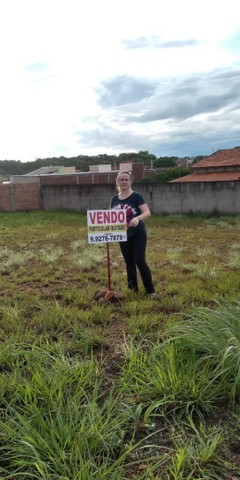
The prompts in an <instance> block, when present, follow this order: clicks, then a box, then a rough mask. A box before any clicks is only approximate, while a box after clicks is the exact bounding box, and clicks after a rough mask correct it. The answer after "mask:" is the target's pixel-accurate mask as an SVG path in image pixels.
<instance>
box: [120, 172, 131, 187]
mask: <svg viewBox="0 0 240 480" xmlns="http://www.w3.org/2000/svg"><path fill="white" fill-rule="evenodd" d="M117 185H118V186H119V188H120V189H121V190H127V189H128V188H129V187H130V186H131V178H130V175H128V174H127V173H120V175H119V176H118V179H117Z"/></svg>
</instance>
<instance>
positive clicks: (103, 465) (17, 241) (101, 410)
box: [0, 212, 240, 480]
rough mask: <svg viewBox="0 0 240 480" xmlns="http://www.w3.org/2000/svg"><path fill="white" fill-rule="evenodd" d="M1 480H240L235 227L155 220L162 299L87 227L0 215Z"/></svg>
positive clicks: (76, 218)
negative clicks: (138, 285)
mask: <svg viewBox="0 0 240 480" xmlns="http://www.w3.org/2000/svg"><path fill="white" fill-rule="evenodd" d="M0 225H1V227H0V271H1V277H0V284H1V301H0V341H1V350H0V356H1V361H0V406H1V416H0V434H1V439H0V475H1V476H0V478H1V479H11V480H15V479H17V478H19V479H20V480H24V479H31V478H34V479H46V480H61V479H62V480H93V479H96V480H124V479H134V480H160V479H161V480H164V479H167V480H170V479H173V480H179V479H182V480H187V479H189V480H190V479H232V480H236V479H238V478H240V408H239V399H240V328H239V327H240V242H239V236H240V217H239V216H236V217H230V216H228V217H211V218H210V217H197V216H166V217H165V216H164V217H160V216H153V217H151V218H150V219H149V220H148V221H147V230H148V262H149V264H150V266H151V270H152V273H153V277H154V282H155V284H156V287H157V291H158V297H157V298H156V299H151V300H150V299H148V298H146V296H145V293H144V291H143V290H142V291H140V293H139V294H138V295H135V294H133V293H130V292H128V291H127V290H126V275H125V268H124V264H123V260H122V257H121V255H120V252H119V247H118V245H117V244H110V260H111V283H112V288H113V289H118V290H120V291H121V292H122V293H123V294H124V296H125V298H124V300H122V301H120V302H108V303H98V302H96V301H94V295H95V293H96V292H97V291H98V290H99V289H101V288H102V287H107V286H108V272H107V253H106V245H104V244H102V245H98V246H93V245H89V244H88V243H87V225H86V216H85V215H80V214H78V213H73V212H55V213H51V212H34V213H33V212H31V213H19V214H3V213H1V214H0Z"/></svg>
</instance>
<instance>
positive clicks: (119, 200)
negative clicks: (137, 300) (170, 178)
mask: <svg viewBox="0 0 240 480" xmlns="http://www.w3.org/2000/svg"><path fill="white" fill-rule="evenodd" d="M116 186H117V190H118V194H117V195H114V196H113V197H112V199H111V203H110V207H111V208H114V209H125V210H126V217H127V241H126V242H120V243H119V245H120V249H121V252H122V255H123V258H124V260H125V263H126V270H127V281H128V288H129V289H131V290H134V291H135V292H137V291H138V281H137V268H138V270H139V272H140V275H141V278H142V282H143V285H144V287H145V290H146V292H147V294H148V296H151V297H153V296H154V295H155V289H154V286H153V282H152V274H151V271H150V268H149V266H148V264H147V262H146V246H147V233H146V229H145V225H144V222H143V220H146V218H148V217H149V216H150V215H151V213H150V210H149V208H148V206H147V204H146V202H145V200H144V198H143V196H142V195H141V194H140V193H138V192H134V191H133V190H132V180H131V172H127V171H125V170H120V172H119V173H118V175H117V179H116Z"/></svg>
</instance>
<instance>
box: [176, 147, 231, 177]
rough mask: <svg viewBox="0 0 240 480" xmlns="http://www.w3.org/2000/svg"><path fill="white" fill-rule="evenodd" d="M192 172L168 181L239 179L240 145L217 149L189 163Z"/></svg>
mask: <svg viewBox="0 0 240 480" xmlns="http://www.w3.org/2000/svg"><path fill="white" fill-rule="evenodd" d="M190 169H191V170H192V172H193V173H190V174H189V175H185V176H184V177H180V178H175V180H171V181H170V182H169V183H183V182H227V181H230V182H234V181H240V147H235V148H229V149H225V150H218V151H217V152H215V153H212V154H211V155H209V156H208V157H205V158H203V159H202V160H200V161H199V162H197V163H194V164H192V165H191V167H190Z"/></svg>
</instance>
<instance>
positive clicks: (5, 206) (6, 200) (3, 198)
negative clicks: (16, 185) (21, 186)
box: [0, 184, 12, 212]
mask: <svg viewBox="0 0 240 480" xmlns="http://www.w3.org/2000/svg"><path fill="white" fill-rule="evenodd" d="M0 211H1V212H11V211H12V206H11V189H10V184H7V185H0Z"/></svg>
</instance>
